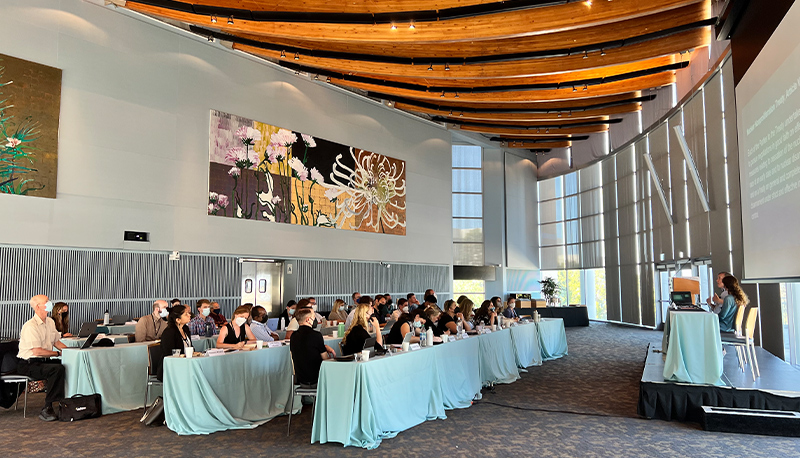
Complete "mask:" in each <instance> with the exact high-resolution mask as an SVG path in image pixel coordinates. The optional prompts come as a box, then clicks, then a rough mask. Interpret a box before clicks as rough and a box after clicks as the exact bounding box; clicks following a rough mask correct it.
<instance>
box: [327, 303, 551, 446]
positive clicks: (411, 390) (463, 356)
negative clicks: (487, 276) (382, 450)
mask: <svg viewBox="0 0 800 458" xmlns="http://www.w3.org/2000/svg"><path fill="white" fill-rule="evenodd" d="M543 323H545V324H544V325H542V324H543ZM563 329H564V323H563V320H561V319H550V320H545V321H543V322H541V323H536V324H533V323H528V324H520V325H518V326H512V327H511V328H507V329H500V330H497V331H494V332H491V333H486V334H481V335H476V336H472V337H469V338H466V339H462V340H456V341H453V342H448V343H444V344H440V345H435V346H433V347H426V348H421V349H419V350H412V351H409V352H399V353H395V354H394V355H392V356H384V357H377V358H370V360H369V361H365V362H339V361H323V363H322V367H321V368H320V375H319V382H318V386H317V402H316V407H315V410H314V424H313V427H312V431H311V442H312V443H313V442H320V443H326V442H338V443H341V444H344V445H345V446H357V447H363V448H367V449H374V448H376V447H378V446H379V445H380V443H381V441H382V440H383V439H387V438H391V437H394V436H396V435H397V434H398V433H399V432H401V431H404V430H406V429H409V428H411V427H413V426H416V425H418V424H421V423H423V422H425V421H428V420H435V419H444V418H446V414H445V411H446V410H452V409H457V408H466V407H469V406H470V405H471V404H472V401H473V400H476V399H480V396H481V394H480V390H481V387H482V386H487V385H490V384H494V383H512V382H514V381H516V380H517V379H519V369H518V368H520V367H528V366H531V365H535V364H541V361H542V360H543V359H545V358H547V359H551V358H553V357H559V356H563V355H565V354H567V344H566V333H564V332H563ZM542 334H544V336H542ZM551 334H554V335H551ZM562 338H563V342H561V343H558V344H556V341H559V340H561V339H562ZM542 341H544V342H545V343H546V344H547V345H548V347H547V348H548V350H549V351H553V354H550V353H548V354H547V355H546V356H545V354H543V351H542V349H541V344H542ZM537 350H538V351H539V354H538V355H537V354H536V351H537ZM476 355H477V357H476ZM554 355H556V356H554ZM398 399H402V402H399V403H398V401H397V400H398Z"/></svg>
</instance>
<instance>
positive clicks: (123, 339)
mask: <svg viewBox="0 0 800 458" xmlns="http://www.w3.org/2000/svg"><path fill="white" fill-rule="evenodd" d="M103 338H108V339H111V340H113V341H114V345H120V344H126V343H128V336H124V335H122V336H121V335H107V336H103V337H100V336H97V338H96V339H95V342H97V341H98V340H100V339H103ZM86 339H87V338H86V337H62V338H61V343H63V344H64V345H66V346H68V347H70V348H75V347H77V348H80V347H81V346H82V345H83V343H84V342H86Z"/></svg>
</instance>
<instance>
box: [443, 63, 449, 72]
mask: <svg viewBox="0 0 800 458" xmlns="http://www.w3.org/2000/svg"><path fill="white" fill-rule="evenodd" d="M444 71H446V72H449V71H450V64H444Z"/></svg>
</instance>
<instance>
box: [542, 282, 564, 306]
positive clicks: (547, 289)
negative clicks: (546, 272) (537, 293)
mask: <svg viewBox="0 0 800 458" xmlns="http://www.w3.org/2000/svg"><path fill="white" fill-rule="evenodd" d="M539 284H540V285H541V289H542V294H543V295H544V298H545V300H546V301H547V302H552V300H553V298H554V297H556V296H557V295H558V292H559V291H561V287H560V286H558V283H556V281H555V280H554V279H553V278H552V277H547V278H545V279H544V280H541V281H539Z"/></svg>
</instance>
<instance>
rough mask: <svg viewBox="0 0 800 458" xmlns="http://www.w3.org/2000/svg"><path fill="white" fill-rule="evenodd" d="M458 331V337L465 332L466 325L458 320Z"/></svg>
mask: <svg viewBox="0 0 800 458" xmlns="http://www.w3.org/2000/svg"><path fill="white" fill-rule="evenodd" d="M456 331H457V332H458V335H461V333H462V332H464V325H463V324H462V323H461V320H458V324H457V325H456Z"/></svg>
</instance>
